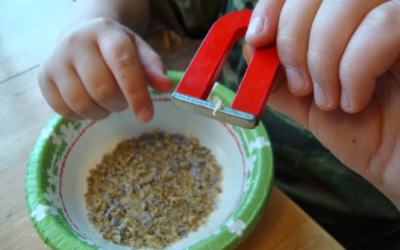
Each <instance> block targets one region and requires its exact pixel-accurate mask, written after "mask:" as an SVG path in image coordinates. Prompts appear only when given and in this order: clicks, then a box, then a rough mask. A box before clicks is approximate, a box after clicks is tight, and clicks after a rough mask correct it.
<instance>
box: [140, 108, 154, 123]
mask: <svg viewBox="0 0 400 250" xmlns="http://www.w3.org/2000/svg"><path fill="white" fill-rule="evenodd" d="M152 116H153V113H152V109H151V107H150V106H144V107H143V108H142V109H141V110H140V111H139V113H138V119H139V121H140V122H143V123H146V122H148V121H150V120H151V118H152Z"/></svg>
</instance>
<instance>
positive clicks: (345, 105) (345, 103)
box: [340, 90, 351, 111]
mask: <svg viewBox="0 0 400 250" xmlns="http://www.w3.org/2000/svg"><path fill="white" fill-rule="evenodd" d="M340 103H341V106H342V109H343V110H345V111H351V104H350V100H349V95H348V94H347V92H346V91H344V90H342V95H341V97H340Z"/></svg>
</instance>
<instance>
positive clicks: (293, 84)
mask: <svg viewBox="0 0 400 250" xmlns="http://www.w3.org/2000/svg"><path fill="white" fill-rule="evenodd" d="M286 77H287V80H288V82H289V88H290V90H291V91H299V90H301V89H304V88H305V87H306V83H305V82H304V78H303V77H302V76H301V74H300V73H299V71H298V70H297V69H295V68H292V67H286Z"/></svg>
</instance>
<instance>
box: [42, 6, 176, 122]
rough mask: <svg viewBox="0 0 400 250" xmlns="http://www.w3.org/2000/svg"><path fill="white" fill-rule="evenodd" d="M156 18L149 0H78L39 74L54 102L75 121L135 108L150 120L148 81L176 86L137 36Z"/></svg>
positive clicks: (164, 88) (45, 92)
mask: <svg viewBox="0 0 400 250" xmlns="http://www.w3.org/2000/svg"><path fill="white" fill-rule="evenodd" d="M150 22H151V13H150V6H149V3H148V1H144V0H132V1H127V0H117V1H108V0H78V1H77V2H76V14H75V16H74V17H73V18H71V22H70V24H69V25H68V26H67V27H66V28H65V29H64V32H63V34H61V36H60V41H59V44H58V46H57V47H56V49H55V51H54V53H53V54H52V55H51V56H50V58H49V59H48V60H47V61H46V62H45V63H44V64H43V65H42V69H41V72H40V74H39V84H40V87H41V90H42V93H43V95H44V97H45V99H46V101H47V102H48V103H49V105H50V106H51V107H52V108H53V109H54V110H55V111H56V112H58V113H60V114H61V115H63V116H65V117H67V118H70V119H83V118H90V119H102V118H104V117H106V116H108V115H109V114H110V113H111V112H114V111H121V110H124V109H125V108H127V107H128V106H129V107H130V109H131V110H132V111H133V112H134V114H135V115H136V116H137V118H138V119H139V120H140V121H141V122H147V121H149V120H150V119H151V118H152V116H153V106H152V103H151V100H150V96H149V93H148V90H147V84H149V85H151V86H152V87H153V88H155V89H156V90H158V91H161V92H168V91H170V90H171V89H172V82H171V80H170V79H169V78H168V77H167V76H166V75H165V70H164V66H163V64H162V62H161V59H160V57H159V56H158V55H157V54H156V53H155V52H154V51H153V50H152V49H151V48H150V46H149V45H147V44H146V43H145V42H144V41H143V40H142V39H141V38H140V37H139V36H138V35H137V33H144V32H145V31H146V30H147V29H148V28H149V26H150ZM128 27H129V28H128Z"/></svg>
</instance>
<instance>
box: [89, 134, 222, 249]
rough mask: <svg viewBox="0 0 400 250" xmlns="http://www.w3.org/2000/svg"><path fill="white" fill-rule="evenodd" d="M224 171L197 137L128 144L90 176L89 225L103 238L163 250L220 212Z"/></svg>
mask: <svg viewBox="0 0 400 250" xmlns="http://www.w3.org/2000/svg"><path fill="white" fill-rule="evenodd" d="M221 179H222V176H221V167H220V166H219V165H218V163H217V162H216V160H215V159H214V157H213V155H212V154H211V152H210V150H208V149H207V148H205V147H204V146H202V145H200V143H199V141H198V140H197V139H195V138H193V137H186V136H184V135H182V134H169V133H166V132H160V131H155V132H153V133H149V134H148V133H145V134H143V135H141V136H140V137H138V138H132V139H130V140H126V141H122V142H121V143H119V144H118V145H117V147H116V148H115V149H114V151H113V152H111V153H107V154H106V155H104V158H103V159H102V161H101V163H100V164H98V165H97V166H96V168H94V169H92V170H90V175H89V177H88V178H87V182H88V190H87V192H86V194H85V199H86V208H87V211H88V218H89V221H90V222H91V223H92V225H93V226H94V228H96V229H97V230H98V231H99V232H100V234H101V235H102V236H103V238H105V239H107V240H110V241H112V242H114V243H116V244H121V245H125V246H130V247H137V248H153V249H161V248H165V247H167V246H168V245H170V244H172V243H174V242H175V241H177V240H179V239H181V238H184V237H187V235H188V234H189V233H190V232H194V231H196V230H197V229H198V228H199V227H200V226H201V225H202V224H203V223H205V222H206V220H207V218H208V216H209V215H210V213H211V212H212V211H213V210H214V209H215V208H217V207H218V205H217V201H218V200H217V199H218V195H219V193H220V192H221Z"/></svg>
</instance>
